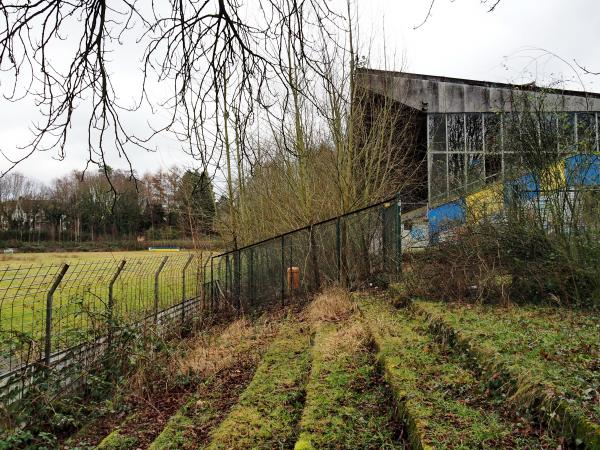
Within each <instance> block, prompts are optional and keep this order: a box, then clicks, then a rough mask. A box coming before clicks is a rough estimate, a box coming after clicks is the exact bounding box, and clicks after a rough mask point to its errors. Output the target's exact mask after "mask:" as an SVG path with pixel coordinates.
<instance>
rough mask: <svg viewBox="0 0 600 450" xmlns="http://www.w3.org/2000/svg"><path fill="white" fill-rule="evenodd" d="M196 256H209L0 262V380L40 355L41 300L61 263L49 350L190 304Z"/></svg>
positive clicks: (98, 255) (44, 256) (112, 255)
mask: <svg viewBox="0 0 600 450" xmlns="http://www.w3.org/2000/svg"><path fill="white" fill-rule="evenodd" d="M201 256H203V257H204V260H206V258H207V257H208V254H207V253H206V252H205V254H204V255H200V254H196V253H193V252H189V251H180V252H173V251H157V252H150V251H133V252H81V253H39V254H31V253H28V254H26V253H22V254H19V253H15V254H12V255H2V261H0V373H1V372H2V371H3V370H7V369H10V368H14V367H17V366H18V365H19V364H21V363H22V362H23V361H24V359H25V358H26V360H27V361H30V360H32V359H35V358H36V357H38V356H39V355H40V354H41V351H42V349H43V347H44V345H43V342H42V341H43V339H44V338H45V327H46V305H47V298H48V297H47V296H48V292H49V291H50V288H51V286H52V284H53V282H54V281H55V280H56V279H57V276H58V274H59V272H60V271H61V268H62V265H63V263H67V264H69V268H68V270H67V271H66V273H65V275H64V278H63V279H62V281H61V282H60V284H59V285H58V288H57V289H56V292H55V294H54V297H53V303H52V348H53V350H61V349H64V348H67V347H70V346H72V345H75V344H78V343H80V342H85V341H86V339H90V338H93V337H94V336H98V335H102V334H105V333H106V330H107V327H108V324H109V323H115V322H117V323H129V322H132V321H135V320H140V319H142V318H144V317H147V316H149V315H152V314H153V313H154V312H156V311H160V310H163V309H166V308H168V307H170V306H173V305H175V304H178V303H179V302H181V301H182V300H183V299H184V298H185V299H189V298H192V297H195V296H197V295H198V292H199V287H200V285H201V283H202V280H201V279H200V274H201V271H200V268H201V262H200V257H201ZM165 257H166V258H167V259H166V260H165ZM190 258H191V259H190ZM123 260H125V261H126V263H125V265H124V266H123V268H122V271H121V272H120V273H119V275H118V277H116V279H115V281H114V286H113V296H112V302H110V301H109V285H110V282H111V280H112V279H113V277H115V275H116V274H117V271H118V268H119V265H120V262H121V261H123ZM188 261H189V264H188ZM185 267H187V268H186V270H185V273H186V282H185V292H184V281H183V273H184V268H185ZM157 272H160V274H159V276H158V286H157V285H156V280H155V274H156V273H157Z"/></svg>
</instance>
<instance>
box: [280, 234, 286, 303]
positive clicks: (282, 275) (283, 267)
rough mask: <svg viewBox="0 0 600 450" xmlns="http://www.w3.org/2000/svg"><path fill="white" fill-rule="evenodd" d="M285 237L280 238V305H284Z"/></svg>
mask: <svg viewBox="0 0 600 450" xmlns="http://www.w3.org/2000/svg"><path fill="white" fill-rule="evenodd" d="M284 253H285V236H281V305H282V306H284V305H285V254H284Z"/></svg>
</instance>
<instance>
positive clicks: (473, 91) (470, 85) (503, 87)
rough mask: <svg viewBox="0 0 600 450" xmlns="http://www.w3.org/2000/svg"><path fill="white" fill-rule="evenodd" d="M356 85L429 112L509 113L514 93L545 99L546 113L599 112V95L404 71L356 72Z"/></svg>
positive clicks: (366, 70) (363, 70) (365, 70)
mask: <svg viewBox="0 0 600 450" xmlns="http://www.w3.org/2000/svg"><path fill="white" fill-rule="evenodd" d="M357 84H358V85H359V86H361V87H362V88H365V89H367V90H370V91H372V92H376V93H378V94H381V95H384V96H387V97H389V98H393V99H394V100H396V101H398V102H400V103H403V104H405V105H408V106H410V107H412V108H415V109H418V110H420V111H426V112H428V113H457V112H497V111H511V110H512V104H511V99H512V98H514V94H515V92H532V93H534V94H535V93H539V94H543V95H544V96H545V102H546V103H545V104H546V107H547V108H548V109H549V110H560V111H600V94H598V93H589V92H583V91H569V90H562V89H549V88H540V87H537V86H534V85H512V84H506V83H495V82H490V81H478V80H466V79H462V78H450V77H442V76H434V75H423V74H416V73H407V72H391V71H384V70H375V69H359V70H358V71H357Z"/></svg>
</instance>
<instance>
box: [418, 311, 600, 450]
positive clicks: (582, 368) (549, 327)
mask: <svg viewBox="0 0 600 450" xmlns="http://www.w3.org/2000/svg"><path fill="white" fill-rule="evenodd" d="M412 308H413V310H415V311H416V312H417V313H418V314H421V315H422V316H423V317H424V318H425V319H426V321H427V323H428V330H429V332H430V333H431V334H432V336H433V337H434V338H435V339H437V340H438V341H440V342H443V343H445V344H448V345H450V346H452V347H453V348H454V349H455V350H456V351H459V352H462V353H463V354H464V355H466V356H467V357H468V358H469V359H470V361H471V364H472V365H473V366H474V367H476V368H477V370H478V371H479V372H480V373H481V377H482V379H485V380H487V383H488V387H489V388H490V389H493V390H495V391H497V392H499V393H501V394H503V395H504V396H505V397H506V398H508V399H509V401H511V403H512V404H513V405H514V407H515V409H523V410H528V412H529V413H533V414H534V415H536V416H537V417H538V419H539V421H540V422H542V423H543V424H544V425H545V426H547V427H549V428H551V429H553V430H554V431H555V432H556V433H559V434H561V435H563V436H566V437H567V439H568V440H569V441H570V442H571V443H572V444H575V445H577V446H579V447H585V448H588V449H594V450H597V449H600V424H599V423H600V402H599V400H600V320H598V317H597V315H596V314H594V313H592V312H586V311H574V310H573V311H571V310H565V309H561V308H549V307H541V306H537V307H513V308H500V307H493V306H476V305H444V304H441V303H436V302H428V301H415V302H413V306H412Z"/></svg>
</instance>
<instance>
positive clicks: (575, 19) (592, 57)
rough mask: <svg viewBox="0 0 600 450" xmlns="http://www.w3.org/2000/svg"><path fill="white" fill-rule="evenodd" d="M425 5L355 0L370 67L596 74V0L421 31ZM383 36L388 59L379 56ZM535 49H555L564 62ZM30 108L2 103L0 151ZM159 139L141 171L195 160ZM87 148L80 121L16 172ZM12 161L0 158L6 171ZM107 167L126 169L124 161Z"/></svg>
mask: <svg viewBox="0 0 600 450" xmlns="http://www.w3.org/2000/svg"><path fill="white" fill-rule="evenodd" d="M247 1H250V2H251V1H253V0H247ZM428 7H429V0H420V1H419V0H356V11H357V18H358V24H359V27H360V38H361V40H362V42H363V49H362V53H363V54H366V53H367V52H368V53H369V54H370V58H369V61H370V65H371V66H372V67H373V68H384V67H383V66H384V65H385V61H386V60H387V65H388V68H395V69H398V68H400V67H401V66H402V68H403V69H404V70H406V71H410V72H416V73H424V74H431V75H445V76H450V77H460V78H470V79H481V80H490V81H500V82H529V81H532V80H534V79H536V80H537V81H538V83H543V82H548V81H552V80H556V79H565V80H566V81H567V87H569V88H572V89H582V86H581V85H580V84H579V81H578V80H577V77H576V76H575V73H574V72H573V70H572V69H571V68H570V67H569V65H570V64H571V65H573V64H574V63H573V61H574V59H575V60H577V62H579V63H580V64H582V65H584V66H588V67H590V68H591V69H594V70H596V71H600V45H599V44H600V2H599V1H598V0H562V1H561V0H502V2H501V3H500V5H499V6H498V7H497V9H496V10H495V11H494V12H492V13H489V12H487V10H488V8H487V7H486V6H485V5H482V4H481V3H480V1H479V0H455V1H453V2H451V1H450V0H437V2H436V4H435V6H434V9H433V11H432V14H431V17H430V18H429V20H428V21H427V23H425V24H424V25H423V26H421V27H420V28H418V29H416V30H415V29H414V27H415V26H416V25H419V24H420V23H421V22H422V21H423V19H424V18H425V16H426V14H427V9H428ZM367 42H370V44H369V45H367V44H366V43H367ZM384 43H385V48H386V49H387V59H384V58H383V55H384V51H383V49H384ZM124 45H125V47H124V48H123V49H122V51H120V52H119V53H118V54H116V55H115V58H117V57H119V58H124V60H123V65H122V66H121V68H120V69H121V70H122V71H123V72H124V73H127V72H128V71H129V72H130V73H131V77H130V78H129V79H130V80H132V81H131V83H135V80H136V77H135V76H134V71H135V62H136V61H139V58H140V55H139V54H137V53H138V52H139V49H133V48H132V49H129V48H128V47H127V43H125V44H124ZM369 47H370V50H369V49H368V48H369ZM538 49H544V50H546V51H549V52H552V53H554V54H555V55H557V56H559V57H560V58H563V59H564V61H560V60H559V59H558V58H554V57H549V56H547V55H545V54H544V53H543V52H542V51H540V50H538ZM394 60H395V62H394ZM403 60H404V61H405V63H404V65H403V64H402V61H403ZM0 81H2V79H1V78H0ZM583 81H584V83H585V88H586V89H587V90H588V91H600V76H598V77H592V76H587V77H586V76H584V77H583ZM5 86H6V84H4V86H2V89H4V87H5ZM32 111H33V105H32V104H31V102H27V101H25V102H22V103H21V104H12V103H8V102H6V101H4V100H0V148H1V149H3V150H5V151H7V152H10V153H11V154H13V155H14V154H15V151H16V150H15V148H16V146H17V145H18V144H23V142H24V140H25V139H26V138H27V136H28V129H29V127H30V125H31V120H32V119H31V118H32V116H33V115H34V113H33V112H32ZM132 120H134V123H135V124H134V127H139V128H140V129H143V128H144V127H147V125H146V121H145V118H144V117H139V116H138V117H133V118H132ZM157 145H158V147H159V149H158V150H157V151H156V152H154V153H147V152H144V151H141V150H137V151H132V154H131V157H132V160H133V165H134V167H135V168H136V169H137V170H138V172H140V173H144V172H146V171H151V170H156V169H158V168H160V167H163V168H168V167H170V166H172V165H173V164H179V165H187V166H189V165H192V164H193V161H192V160H191V159H190V158H189V157H187V156H186V155H185V154H184V153H183V152H181V151H180V150H179V147H180V145H179V144H178V143H177V142H175V141H174V140H173V139H171V138H169V137H166V136H165V137H163V138H162V139H160V141H159V142H158V144H157ZM85 149H86V130H85V128H84V127H83V123H82V122H79V123H78V121H77V120H75V123H74V127H73V130H72V135H71V142H70V145H69V148H68V153H67V157H66V159H65V160H64V161H57V160H56V159H55V158H54V156H55V155H53V154H52V152H49V153H38V154H36V155H34V156H32V157H31V158H30V159H29V160H27V161H25V162H24V163H23V164H22V165H21V166H20V167H19V169H18V170H19V171H20V172H22V173H24V174H26V175H28V176H31V177H35V178H37V179H39V180H41V181H45V182H47V181H50V180H51V179H52V178H54V177H56V176H59V175H62V174H65V173H67V172H69V171H71V170H73V169H82V168H83V167H84V163H85V160H86V153H85V152H86V150H85ZM6 164H7V163H6V162H5V161H2V160H0V172H1V171H2V169H5V167H4V166H6ZM110 164H111V165H113V166H114V167H118V168H125V167H126V166H125V164H124V161H122V160H118V159H115V160H112V161H110Z"/></svg>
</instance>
